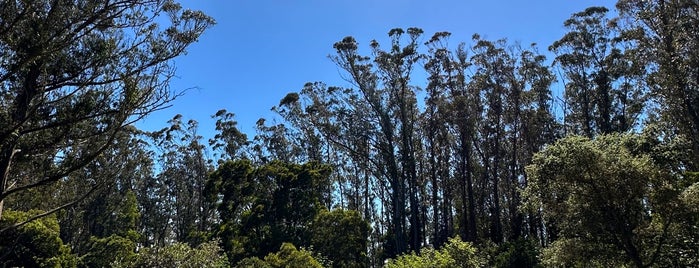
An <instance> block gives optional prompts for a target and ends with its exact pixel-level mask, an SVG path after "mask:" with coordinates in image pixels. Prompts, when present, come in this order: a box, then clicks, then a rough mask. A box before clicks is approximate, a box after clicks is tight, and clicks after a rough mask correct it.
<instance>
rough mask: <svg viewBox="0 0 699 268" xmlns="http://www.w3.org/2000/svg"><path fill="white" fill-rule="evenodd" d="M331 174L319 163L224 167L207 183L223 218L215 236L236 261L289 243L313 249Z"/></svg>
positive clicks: (243, 163)
mask: <svg viewBox="0 0 699 268" xmlns="http://www.w3.org/2000/svg"><path fill="white" fill-rule="evenodd" d="M329 174H330V169H329V168H328V167H327V166H324V165H321V164H317V163H306V164H303V165H301V164H293V163H284V162H281V161H272V162H270V163H267V164H264V165H260V166H254V165H253V164H252V162H251V161H249V160H235V161H228V162H225V163H223V164H222V165H220V166H219V168H218V169H217V170H216V171H214V172H213V173H212V174H211V176H210V179H209V181H208V182H207V193H208V196H209V198H210V200H211V201H212V203H213V204H215V206H216V209H217V211H218V215H219V219H220V223H219V226H218V230H217V231H216V232H215V235H216V236H218V237H220V238H221V242H222V247H223V248H224V249H225V251H226V253H227V254H228V256H229V260H230V261H231V263H236V262H238V261H240V260H241V259H243V258H246V257H252V256H255V257H258V258H262V257H264V256H265V255H267V254H269V253H271V252H273V251H275V250H277V248H279V246H281V245H282V243H285V242H288V243H292V244H295V245H299V246H309V245H310V242H311V228H310V226H311V223H312V222H313V219H314V218H315V216H316V214H317V213H318V212H319V211H320V210H321V209H322V205H321V204H320V199H321V189H325V188H326V187H327V186H326V184H327V182H328V179H327V178H328V176H329Z"/></svg>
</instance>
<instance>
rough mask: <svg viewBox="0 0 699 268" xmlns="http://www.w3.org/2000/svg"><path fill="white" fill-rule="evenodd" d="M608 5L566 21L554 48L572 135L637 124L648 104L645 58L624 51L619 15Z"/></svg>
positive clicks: (595, 132)
mask: <svg viewBox="0 0 699 268" xmlns="http://www.w3.org/2000/svg"><path fill="white" fill-rule="evenodd" d="M608 11H609V10H608V9H607V8H605V7H590V8H587V9H585V10H584V11H582V12H578V13H575V14H573V16H572V17H571V18H570V19H568V20H566V21H565V22H564V25H565V27H566V28H568V30H569V31H568V33H566V34H565V35H564V36H563V37H562V38H561V39H560V40H558V41H556V42H554V43H553V44H552V45H551V46H550V47H549V50H551V51H552V52H554V53H556V60H555V62H554V63H555V64H556V65H558V66H560V67H561V69H562V70H563V73H564V74H565V78H567V81H565V82H566V83H565V92H564V99H565V110H564V114H565V121H566V122H565V124H566V127H567V129H566V130H567V131H570V133H571V134H578V135H585V136H587V137H593V136H594V135H597V134H607V133H611V132H625V131H628V130H630V129H633V128H634V127H635V126H636V125H637V122H638V121H639V117H640V115H641V112H642V111H643V108H644V106H645V103H644V102H645V85H644V84H643V83H641V77H642V75H644V66H643V64H642V61H641V60H639V59H637V58H636V57H633V56H634V54H633V53H632V52H633V51H632V50H631V49H629V51H625V47H624V45H630V44H627V43H626V42H627V41H626V40H624V39H623V38H620V33H619V31H620V28H619V26H618V23H617V21H618V20H617V19H609V18H608V17H607V12H608Z"/></svg>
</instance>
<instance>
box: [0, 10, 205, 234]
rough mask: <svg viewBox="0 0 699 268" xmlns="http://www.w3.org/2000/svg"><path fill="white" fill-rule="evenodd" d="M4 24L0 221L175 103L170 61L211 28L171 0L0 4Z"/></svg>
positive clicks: (0, 34) (0, 31)
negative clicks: (15, 199)
mask: <svg viewBox="0 0 699 268" xmlns="http://www.w3.org/2000/svg"><path fill="white" fill-rule="evenodd" d="M163 17H165V18H166V19H167V20H166V19H163ZM0 21H1V23H0V84H1V85H2V86H0V98H1V100H0V107H1V108H0V129H1V130H0V218H2V210H3V209H2V208H3V205H6V204H5V203H4V201H5V200H6V199H7V198H8V197H10V196H12V195H16V194H19V193H22V192H26V191H28V190H30V189H35V188H41V187H50V186H51V185H53V184H54V183H55V182H56V181H58V180H60V179H63V178H66V177H67V176H68V175H70V174H71V173H73V172H75V171H76V170H78V169H80V168H81V167H83V166H85V165H87V164H89V163H90V162H92V161H93V160H94V159H95V158H96V157H98V156H99V155H100V154H101V153H102V152H104V151H105V150H106V149H107V148H108V147H109V146H110V145H111V142H112V141H113V140H114V138H115V137H116V136H117V134H119V133H120V132H122V131H123V130H124V128H125V127H126V126H128V125H129V124H131V123H132V122H134V121H136V120H138V119H140V118H142V117H144V116H145V115H147V114H149V113H151V112H152V111H154V110H157V109H160V108H162V107H163V106H164V105H166V104H167V103H168V102H169V101H170V100H172V99H173V97H175V96H176V95H173V94H172V93H171V92H170V90H169V89H168V81H169V79H170V77H172V75H173V70H174V69H173V67H172V65H171V61H170V60H171V59H173V58H175V57H177V56H179V55H181V54H183V53H184V52H185V49H186V48H187V46H188V45H190V44H192V43H193V42H195V41H196V40H197V38H198V37H199V36H200V35H201V34H202V33H203V32H204V30H206V29H207V28H209V27H210V26H211V25H212V24H213V19H211V18H210V17H208V16H206V15H204V14H203V13H201V12H197V11H190V10H182V9H181V7H180V6H179V5H178V4H177V3H175V2H173V1H169V0H129V1H48V0H40V1H31V2H21V1H4V2H3V3H2V4H0ZM158 22H163V25H164V28H161V27H160V26H159V24H158ZM70 204H72V203H71V202H68V203H65V204H61V205H59V206H58V207H56V208H52V209H50V210H47V211H46V212H45V213H43V214H41V215H35V216H34V217H32V218H29V219H27V220H28V221H31V220H33V219H35V218H36V217H42V216H44V215H47V214H50V213H53V212H55V211H57V210H59V209H60V208H63V207H65V206H67V205H70ZM7 205H8V206H12V205H13V204H7ZM21 224H22V223H19V225H21Z"/></svg>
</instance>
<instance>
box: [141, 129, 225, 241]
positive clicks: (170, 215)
mask: <svg viewBox="0 0 699 268" xmlns="http://www.w3.org/2000/svg"><path fill="white" fill-rule="evenodd" d="M168 123H169V124H170V126H169V127H166V128H164V129H162V130H160V131H155V132H152V133H150V134H151V137H152V138H153V142H154V147H155V149H156V150H157V152H158V153H159V155H157V156H156V157H157V160H158V161H159V162H158V167H159V169H160V170H159V172H158V174H157V175H156V178H155V179H156V182H155V183H156V185H158V187H156V189H159V193H158V194H157V195H154V196H151V197H152V198H155V199H156V203H159V204H160V205H162V206H163V207H162V209H163V211H164V212H166V215H167V220H166V223H171V224H172V226H170V227H167V229H169V230H170V231H171V232H172V234H173V237H163V238H165V240H161V242H162V241H168V240H170V239H174V240H175V241H179V242H187V243H190V244H194V245H196V244H199V243H201V242H203V239H204V237H205V235H206V233H207V232H208V231H210V225H211V220H212V216H213V215H212V212H213V211H212V209H211V205H210V204H209V203H208V202H207V199H206V198H205V194H204V190H205V189H204V188H205V185H206V180H207V178H208V174H209V172H210V171H211V170H212V165H211V163H210V161H209V160H208V151H207V148H206V146H205V145H204V143H203V141H202V140H203V137H202V136H200V135H199V134H198V128H199V123H198V122H196V121H194V120H188V121H187V122H184V121H183V120H182V115H176V116H175V117H173V118H172V119H171V120H169V121H168ZM163 231H164V230H163ZM163 231H161V233H162V232H163ZM165 233H168V232H165Z"/></svg>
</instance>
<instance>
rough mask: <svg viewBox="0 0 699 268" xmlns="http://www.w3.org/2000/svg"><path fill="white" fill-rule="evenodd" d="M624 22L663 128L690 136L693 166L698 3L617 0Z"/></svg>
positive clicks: (696, 157) (697, 150)
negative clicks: (634, 43)
mask: <svg viewBox="0 0 699 268" xmlns="http://www.w3.org/2000/svg"><path fill="white" fill-rule="evenodd" d="M617 8H618V10H619V12H620V15H621V17H622V18H623V19H625V20H626V21H627V22H628V24H627V25H626V29H625V30H626V31H625V33H624V37H625V38H627V39H628V40H631V41H634V42H637V43H636V49H635V52H636V56H637V57H636V58H635V59H634V60H635V61H638V62H640V63H642V64H644V66H645V67H646V69H648V70H649V72H650V73H649V74H648V75H647V76H646V82H647V83H648V85H649V86H650V89H651V92H652V93H653V96H654V98H655V99H656V100H657V102H658V103H660V104H661V105H660V107H659V113H660V117H661V120H663V121H664V122H667V123H668V128H669V132H668V134H680V135H683V136H685V137H686V138H689V139H690V140H691V141H692V148H693V151H694V153H693V155H692V156H691V163H688V164H689V165H690V168H691V169H692V170H695V171H696V170H697V169H699V55H697V53H696V51H697V49H699V35H698V34H697V33H696V30H695V29H697V27H699V17H698V16H697V12H699V4H698V3H697V2H696V1H688V0H653V1H631V0H620V1H619V2H618V3H617Z"/></svg>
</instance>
